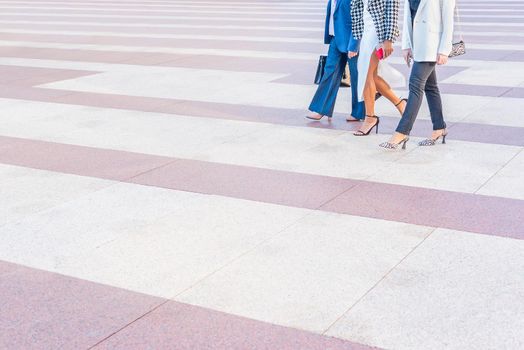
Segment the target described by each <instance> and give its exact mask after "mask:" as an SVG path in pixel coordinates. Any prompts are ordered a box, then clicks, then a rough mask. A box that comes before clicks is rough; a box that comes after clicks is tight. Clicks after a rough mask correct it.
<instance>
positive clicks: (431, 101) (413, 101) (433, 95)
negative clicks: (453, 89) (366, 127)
mask: <svg viewBox="0 0 524 350" xmlns="http://www.w3.org/2000/svg"><path fill="white" fill-rule="evenodd" d="M435 66H436V63H435V62H415V63H414V64H413V69H412V70H411V75H410V77H409V97H408V103H407V105H406V109H405V110H404V114H403V115H402V118H401V119H400V122H399V123H398V126H397V130H396V131H397V132H399V133H401V134H404V135H409V133H410V132H411V129H412V128H413V124H414V123H415V120H416V119H417V115H418V112H419V110H420V106H421V105H422V98H423V97H424V92H426V97H427V99H428V105H429V109H430V111H431V121H432V122H433V129H434V130H439V129H444V128H445V127H446V123H445V122H444V116H443V114H442V101H441V99H440V92H439V89H438V85H437V75H436V73H435Z"/></svg>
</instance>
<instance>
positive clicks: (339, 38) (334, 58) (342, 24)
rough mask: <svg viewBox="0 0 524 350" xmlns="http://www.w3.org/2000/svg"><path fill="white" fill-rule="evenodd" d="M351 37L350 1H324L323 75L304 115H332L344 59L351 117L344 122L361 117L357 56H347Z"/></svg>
mask: <svg viewBox="0 0 524 350" xmlns="http://www.w3.org/2000/svg"><path fill="white" fill-rule="evenodd" d="M351 36H352V34H351V0H328V6H327V13H326V28H325V32H324V43H325V44H329V51H328V56H327V60H326V66H325V68H324V75H323V77H322V80H321V81H320V84H319V85H318V89H317V92H316V94H315V96H314V97H313V101H311V105H310V106H309V110H310V112H311V113H310V114H309V115H307V118H308V119H312V120H320V119H322V118H323V117H324V116H327V117H328V118H331V117H332V116H333V110H334V109H335V101H336V98H337V93H338V89H339V87H340V80H341V79H342V75H343V74H344V70H345V68H346V64H347V63H348V62H349V71H350V75H351V116H350V117H348V118H347V121H360V120H362V119H364V117H365V114H366V113H365V110H364V103H363V102H359V101H358V93H357V85H358V72H357V59H358V57H354V58H351V59H349V58H348V51H349V41H350V38H351ZM348 60H349V61H348Z"/></svg>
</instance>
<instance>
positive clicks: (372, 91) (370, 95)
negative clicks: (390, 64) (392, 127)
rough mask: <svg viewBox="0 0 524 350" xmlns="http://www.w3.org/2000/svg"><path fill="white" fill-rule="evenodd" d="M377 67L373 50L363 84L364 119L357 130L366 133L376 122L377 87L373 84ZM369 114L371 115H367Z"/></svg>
mask: <svg viewBox="0 0 524 350" xmlns="http://www.w3.org/2000/svg"><path fill="white" fill-rule="evenodd" d="M377 69H378V58H377V56H376V55H375V53H374V52H373V54H372V55H371V60H370V62H369V70H368V75H367V77H366V85H365V86H364V105H365V106H366V119H364V123H363V124H362V126H361V127H360V129H359V131H360V132H362V133H364V134H366V133H367V132H368V131H369V129H371V128H372V127H373V126H374V125H375V124H376V123H377V119H376V118H373V116H374V115H375V95H376V93H377V87H376V86H375V79H374V78H373V77H374V76H375V73H376V71H377ZM369 116H371V117H369Z"/></svg>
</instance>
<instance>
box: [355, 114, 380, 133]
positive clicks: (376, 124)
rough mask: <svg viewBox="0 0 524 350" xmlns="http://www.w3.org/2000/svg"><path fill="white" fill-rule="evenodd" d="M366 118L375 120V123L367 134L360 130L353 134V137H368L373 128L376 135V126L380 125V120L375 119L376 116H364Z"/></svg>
mask: <svg viewBox="0 0 524 350" xmlns="http://www.w3.org/2000/svg"><path fill="white" fill-rule="evenodd" d="M366 117H369V118H375V119H376V120H377V122H376V123H375V124H373V126H372V127H371V128H369V130H368V131H367V132H364V131H362V130H358V131H357V132H355V133H353V135H354V136H368V135H369V134H370V133H371V131H372V130H373V128H375V131H376V133H377V134H378V124H379V123H380V118H379V117H377V116H376V115H366Z"/></svg>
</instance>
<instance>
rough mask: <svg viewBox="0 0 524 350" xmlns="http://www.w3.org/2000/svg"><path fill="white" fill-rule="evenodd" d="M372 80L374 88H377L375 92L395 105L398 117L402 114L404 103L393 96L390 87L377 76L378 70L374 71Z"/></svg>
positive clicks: (395, 95) (393, 93)
mask: <svg viewBox="0 0 524 350" xmlns="http://www.w3.org/2000/svg"><path fill="white" fill-rule="evenodd" d="M373 79H374V80H375V86H376V87H377V91H378V92H380V94H381V95H382V96H384V97H385V98H387V99H388V100H389V101H390V102H391V103H393V104H394V105H396V107H397V109H398V111H399V113H400V115H402V114H404V109H405V108H406V101H401V100H400V97H398V96H397V94H395V92H394V91H393V89H392V88H391V86H389V84H388V83H387V81H385V80H384V79H383V78H382V77H381V76H380V75H378V69H377V70H376V71H375V75H374V76H373Z"/></svg>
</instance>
